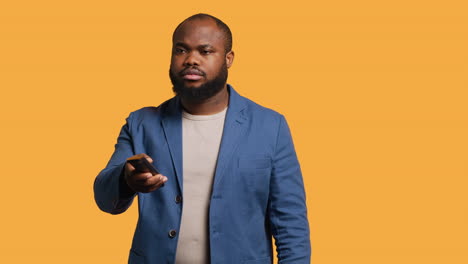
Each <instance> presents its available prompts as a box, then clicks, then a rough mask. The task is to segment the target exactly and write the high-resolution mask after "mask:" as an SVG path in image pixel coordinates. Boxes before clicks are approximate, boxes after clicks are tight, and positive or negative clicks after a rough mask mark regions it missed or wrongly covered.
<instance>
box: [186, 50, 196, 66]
mask: <svg viewBox="0 0 468 264" xmlns="http://www.w3.org/2000/svg"><path fill="white" fill-rule="evenodd" d="M195 53H196V52H189V53H187V56H186V57H185V60H184V66H193V65H197V66H199V65H200V60H199V57H198V56H197V54H195Z"/></svg>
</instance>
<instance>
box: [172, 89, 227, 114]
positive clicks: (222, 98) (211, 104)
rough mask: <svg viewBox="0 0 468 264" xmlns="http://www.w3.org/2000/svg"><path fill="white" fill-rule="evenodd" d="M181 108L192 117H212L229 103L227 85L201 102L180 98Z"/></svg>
mask: <svg viewBox="0 0 468 264" xmlns="http://www.w3.org/2000/svg"><path fill="white" fill-rule="evenodd" d="M181 103H182V107H183V108H184V110H185V111H187V112H188V113H189V114H192V115H213V114H216V113H219V112H221V111H223V110H224V109H225V108H226V107H227V106H228V103H229V92H228V88H227V85H224V88H223V89H222V90H221V91H219V92H218V93H217V94H215V95H214V96H212V97H210V98H208V99H206V100H203V101H196V102H194V101H191V100H187V99H186V98H181Z"/></svg>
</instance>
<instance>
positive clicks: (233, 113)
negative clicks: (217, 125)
mask: <svg viewBox="0 0 468 264" xmlns="http://www.w3.org/2000/svg"><path fill="white" fill-rule="evenodd" d="M228 88H229V93H230V95H229V107H228V110H227V113H226V119H225V121H224V129H223V136H222V139H221V146H220V148H219V153H218V161H217V164H216V171H215V177H214V183H213V191H214V190H216V189H217V186H218V185H219V184H220V182H221V180H222V178H223V176H224V174H225V173H224V171H225V170H226V167H227V165H228V164H229V163H230V162H232V161H231V158H232V155H233V154H234V152H235V150H236V149H237V146H238V145H239V144H238V141H239V140H240V139H241V138H242V137H243V135H244V133H245V131H246V127H247V125H246V121H247V120H248V118H247V116H246V115H245V113H244V111H243V110H244V108H245V107H246V103H245V101H244V100H245V99H244V98H243V97H241V96H240V95H239V94H238V93H237V92H236V91H234V89H233V88H232V87H231V86H230V85H228Z"/></svg>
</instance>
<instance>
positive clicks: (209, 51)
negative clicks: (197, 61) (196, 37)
mask: <svg viewBox="0 0 468 264" xmlns="http://www.w3.org/2000/svg"><path fill="white" fill-rule="evenodd" d="M201 53H202V54H203V55H208V54H211V53H213V51H211V50H202V52H201Z"/></svg>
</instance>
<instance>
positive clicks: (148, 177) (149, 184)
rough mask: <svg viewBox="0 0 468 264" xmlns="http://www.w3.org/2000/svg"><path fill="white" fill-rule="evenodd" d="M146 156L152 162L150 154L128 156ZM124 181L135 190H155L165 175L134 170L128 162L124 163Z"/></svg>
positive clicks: (162, 181)
mask: <svg viewBox="0 0 468 264" xmlns="http://www.w3.org/2000/svg"><path fill="white" fill-rule="evenodd" d="M143 157H144V158H146V159H147V160H148V161H149V162H150V163H152V162H153V159H151V157H150V156H148V155H146V154H144V153H142V154H138V155H135V156H133V157H130V158H129V159H136V158H143ZM124 177H125V182H126V183H127V185H128V186H129V187H130V189H132V190H133V191H135V192H142V193H148V192H152V191H154V190H157V189H158V188H159V187H161V186H162V185H163V184H164V183H165V182H167V177H166V176H163V175H162V174H156V175H152V174H151V173H150V172H140V171H136V170H135V168H134V167H133V166H132V165H131V164H130V163H128V162H127V163H125V173H124Z"/></svg>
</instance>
